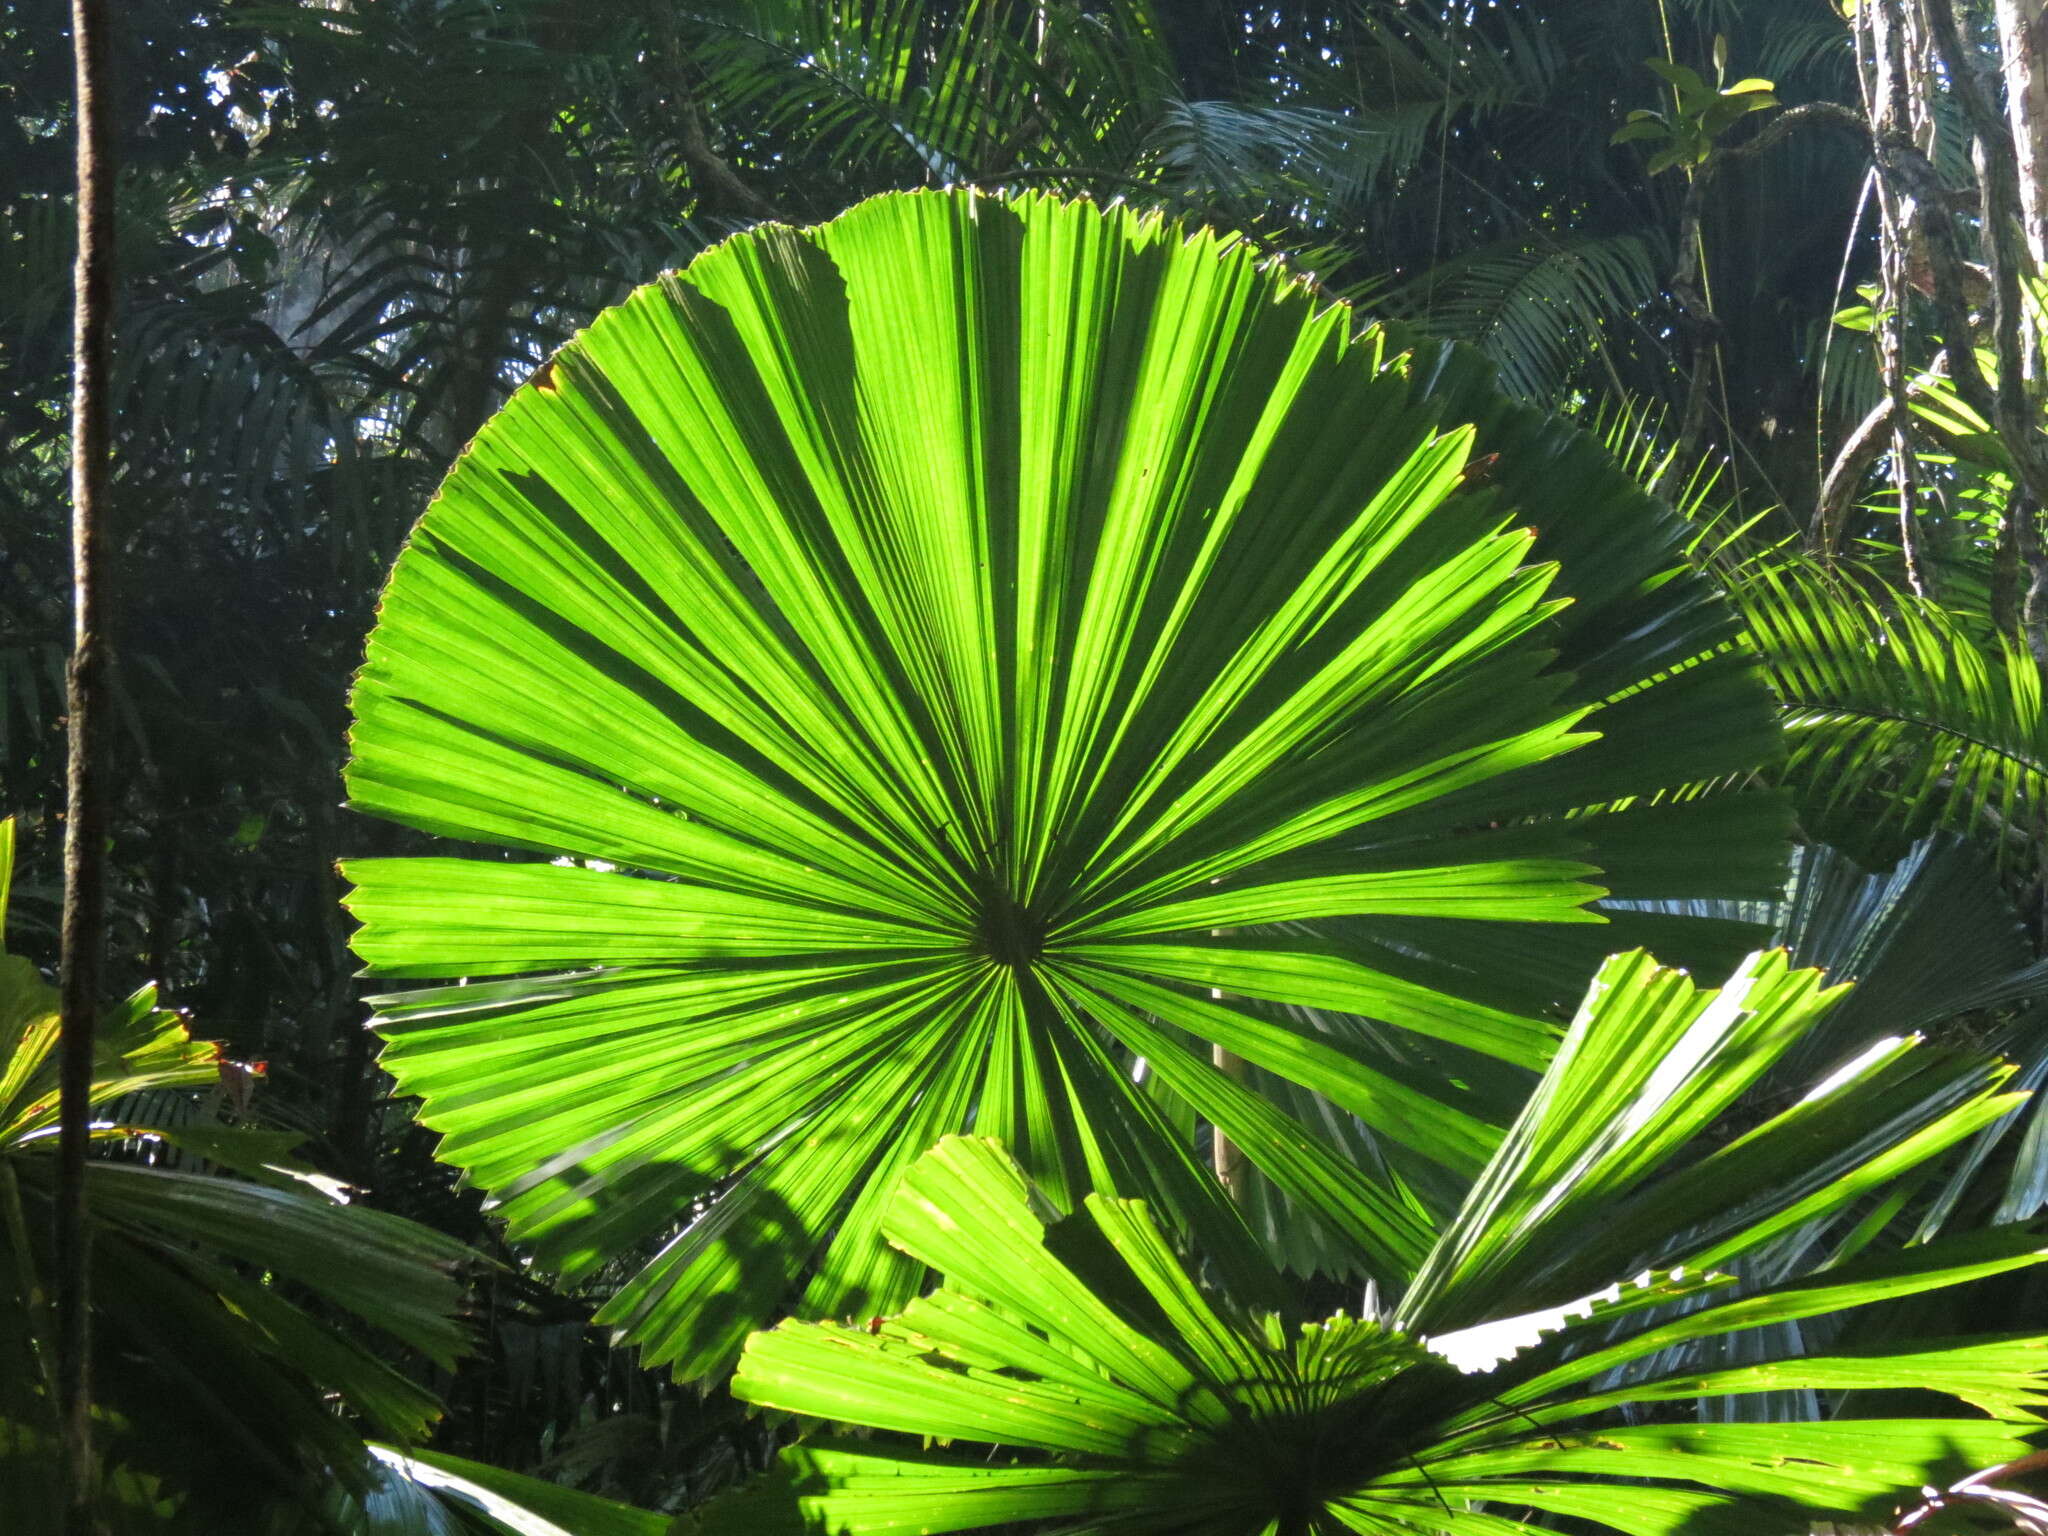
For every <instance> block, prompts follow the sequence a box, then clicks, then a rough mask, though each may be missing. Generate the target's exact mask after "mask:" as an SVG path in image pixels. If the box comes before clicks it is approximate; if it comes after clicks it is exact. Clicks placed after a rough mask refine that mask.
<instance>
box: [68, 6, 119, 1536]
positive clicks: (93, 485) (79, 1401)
mask: <svg viewBox="0 0 2048 1536" xmlns="http://www.w3.org/2000/svg"><path fill="white" fill-rule="evenodd" d="M107 31H108V26H107V6H106V0H71V37H72V53H73V58H74V62H75V65H76V70H77V111H78V122H77V139H78V160H77V164H78V209H77V214H78V266H77V270H76V273H75V276H74V280H73V295H74V300H75V303H74V307H73V315H72V388H71V549H72V603H73V612H72V626H73V627H72V649H71V662H70V666H69V669H68V671H67V675H66V683H67V690H68V698H67V707H68V709H69V711H70V724H69V731H70V740H69V748H70V757H69V763H68V771H67V774H66V783H65V823H64V828H65V831H64V910H63V917H62V928H61V935H60V944H61V961H60V969H59V977H58V995H59V1002H58V1009H59V1017H60V1020H61V1028H62V1039H61V1046H60V1057H59V1060H60V1065H59V1069H58V1072H59V1092H60V1104H59V1109H58V1151H57V1198H56V1232H55V1246H56V1274H55V1285H54V1287H53V1288H54V1290H55V1291H56V1295H57V1397H58V1406H59V1410H60V1412H61V1415H62V1423H63V1439H64V1446H63V1455H64V1471H65V1518H64V1527H65V1530H66V1531H67V1532H69V1533H71V1536H86V1533H89V1532H92V1531H94V1530H95V1529H96V1528H97V1521H96V1520H95V1518H94V1513H93V1511H94V1508H95V1505H96V1503H97V1499H96V1496H95V1485H96V1482H97V1479H96V1476H95V1469H94V1464H93V1448H92V1382H91V1371H90V1368H89V1366H90V1346H91V1338H90V1328H89V1326H88V1316H89V1313H88V1297H87V1294H86V1280H87V1262H86V1244H87V1239H88V1232H87V1227H86V1213H85V1152H86V1142H87V1139H88V1137H89V1136H90V1134H91V1128H90V1122H89V1115H90V1106H89V1103H88V1100H89V1099H90V1097H91V1093H92V1052H93V1025H94V1021H95V1017H96V1015H97V1013H98V1009H99V994H100V963H101V958H102V951H103V950H104V948H105V943H106V863H107V851H106V843H107V821H108V817H107V794H106V786H105V783H104V782H103V776H104V774H105V759H106V753H105V750H104V744H103V742H102V740H101V737H102V735H103V733H104V720H103V715H104V712H105V708H106V681H107V670H108V665H109V652H108V639H107V633H106V621H107V590H106V574H107V558H106V551H107V537H106V493H107V455H108V449H109V436H110V429H111V423H110V419H109V417H110V413H109V410H108V404H107V363H108V353H109V350H110V349H109V345H108V340H109V333H110V330H111V323H112V318H113V316H112V310H113V298H114V272H113V257H114V230H113V218H114V199H113V175H114V166H113V145H112V134H111V132H110V130H109V125H108V113H109V109H110V105H111V104H110V102H109V100H108V95H107V89H108V88H107V55H108V47H107Z"/></svg>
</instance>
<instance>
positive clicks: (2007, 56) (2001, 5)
mask: <svg viewBox="0 0 2048 1536" xmlns="http://www.w3.org/2000/svg"><path fill="white" fill-rule="evenodd" d="M1998 50H1999V56H2000V59H2001V61H2002V62H2003V65H2004V69H2005V111H2006V116H2007V118H2008V119H2009V120H2010V121H2011V123H2012V142H2013V148H2014V150H2015V151H2016V152H2017V156H2018V159H2019V170H2020V178H2019V179H2020V219H2021V223H2022V226H2023V227H2024V228H2025V230H2026V235H2027V250H2028V252H2029V253H2031V254H2032V256H2033V258H2034V266H2035V268H2036V270H2040V269H2041V268H2043V267H2044V266H2048V4H2043V0H1998Z"/></svg>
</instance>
